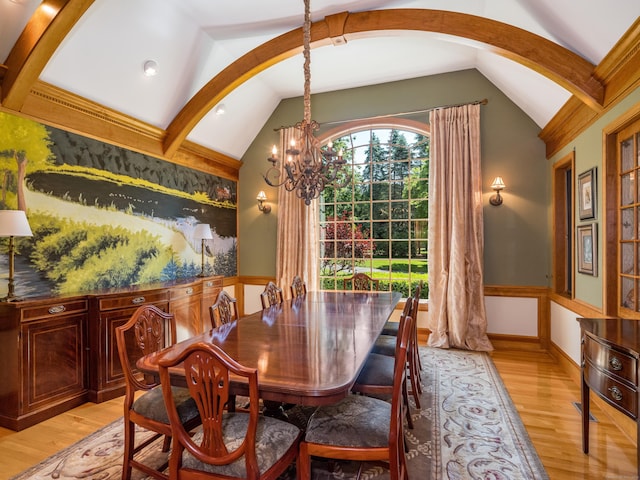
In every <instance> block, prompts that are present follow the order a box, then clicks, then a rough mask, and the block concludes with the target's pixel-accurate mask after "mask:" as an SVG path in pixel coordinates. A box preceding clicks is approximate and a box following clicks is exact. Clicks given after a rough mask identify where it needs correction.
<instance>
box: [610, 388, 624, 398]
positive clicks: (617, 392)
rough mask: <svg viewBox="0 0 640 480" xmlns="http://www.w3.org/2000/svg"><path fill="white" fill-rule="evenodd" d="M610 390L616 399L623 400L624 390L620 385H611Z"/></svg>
mask: <svg viewBox="0 0 640 480" xmlns="http://www.w3.org/2000/svg"><path fill="white" fill-rule="evenodd" d="M609 391H610V392H611V396H612V397H613V399H614V400H616V401H618V402H619V401H620V400H622V392H621V391H620V389H619V388H618V387H611V388H610V389H609Z"/></svg>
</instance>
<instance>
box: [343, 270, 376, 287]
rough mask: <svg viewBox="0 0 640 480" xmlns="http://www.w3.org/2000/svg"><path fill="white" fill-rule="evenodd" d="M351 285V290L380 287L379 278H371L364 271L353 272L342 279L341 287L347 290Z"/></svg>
mask: <svg viewBox="0 0 640 480" xmlns="http://www.w3.org/2000/svg"><path fill="white" fill-rule="evenodd" d="M348 285H351V290H362V291H371V290H375V291H377V290H379V289H380V280H378V279H377V278H371V277H370V276H369V275H367V274H366V273H354V274H353V276H351V277H347V278H343V279H342V289H343V290H347V289H348Z"/></svg>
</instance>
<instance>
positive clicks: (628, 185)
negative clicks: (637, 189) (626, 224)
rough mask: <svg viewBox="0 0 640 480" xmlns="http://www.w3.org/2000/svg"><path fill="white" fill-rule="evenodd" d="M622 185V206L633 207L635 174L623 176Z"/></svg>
mask: <svg viewBox="0 0 640 480" xmlns="http://www.w3.org/2000/svg"><path fill="white" fill-rule="evenodd" d="M621 181H622V184H621V186H620V194H621V195H620V197H621V202H622V205H631V204H632V203H633V198H634V197H633V173H626V174H624V175H622V180H621Z"/></svg>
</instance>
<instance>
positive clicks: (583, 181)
mask: <svg viewBox="0 0 640 480" xmlns="http://www.w3.org/2000/svg"><path fill="white" fill-rule="evenodd" d="M578 203H579V205H578V210H579V212H580V220H589V219H592V218H596V167H593V168H592V169H590V170H587V171H586V172H583V173H581V174H580V175H579V176H578Z"/></svg>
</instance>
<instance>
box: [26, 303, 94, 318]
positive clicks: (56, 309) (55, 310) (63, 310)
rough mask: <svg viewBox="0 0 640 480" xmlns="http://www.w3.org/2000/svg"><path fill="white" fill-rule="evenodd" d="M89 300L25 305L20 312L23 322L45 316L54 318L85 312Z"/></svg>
mask: <svg viewBox="0 0 640 480" xmlns="http://www.w3.org/2000/svg"><path fill="white" fill-rule="evenodd" d="M88 308H89V306H88V302H87V300H86V299H79V300H66V301H62V302H59V303H47V304H44V305H37V306H36V305H34V306H33V307H25V308H23V309H22V310H21V311H20V313H21V316H22V321H23V322H29V321H32V320H39V319H44V318H53V317H58V316H62V315H75V314H78V313H84V312H86V311H87V310H88Z"/></svg>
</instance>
